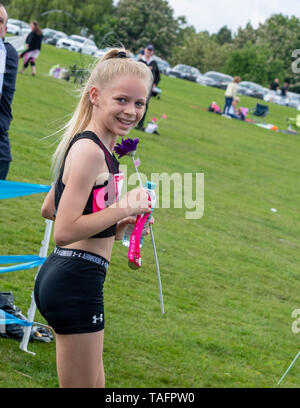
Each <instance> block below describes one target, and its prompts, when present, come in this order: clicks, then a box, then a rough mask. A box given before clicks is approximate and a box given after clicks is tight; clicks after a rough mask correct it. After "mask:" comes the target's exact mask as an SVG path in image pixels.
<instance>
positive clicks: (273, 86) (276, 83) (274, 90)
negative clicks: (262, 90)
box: [269, 78, 279, 102]
mask: <svg viewBox="0 0 300 408" xmlns="http://www.w3.org/2000/svg"><path fill="white" fill-rule="evenodd" d="M269 88H270V90H271V98H270V102H272V100H273V98H274V97H275V96H276V93H277V90H278V89H279V80H278V78H275V79H274V81H273V82H271V83H270V85H269Z"/></svg>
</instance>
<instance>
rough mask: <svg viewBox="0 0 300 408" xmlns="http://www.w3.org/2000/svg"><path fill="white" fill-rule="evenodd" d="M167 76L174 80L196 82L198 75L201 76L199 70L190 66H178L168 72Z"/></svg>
mask: <svg viewBox="0 0 300 408" xmlns="http://www.w3.org/2000/svg"><path fill="white" fill-rule="evenodd" d="M167 75H168V76H170V77H173V78H180V79H187V80H188V81H194V82H196V79H197V77H198V75H201V72H200V71H199V69H197V68H194V67H191V66H189V65H184V64H178V65H175V67H173V68H171V69H170V70H168V71H167Z"/></svg>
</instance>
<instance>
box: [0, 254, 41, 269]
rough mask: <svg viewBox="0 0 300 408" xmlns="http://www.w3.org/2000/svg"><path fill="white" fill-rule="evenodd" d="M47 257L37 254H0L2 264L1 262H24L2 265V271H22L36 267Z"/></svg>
mask: <svg viewBox="0 0 300 408" xmlns="http://www.w3.org/2000/svg"><path fill="white" fill-rule="evenodd" d="M45 260H46V258H42V257H40V256H37V255H1V256H0V265H1V264H11V263H17V262H24V263H21V264H18V265H13V266H6V267H0V273H5V272H13V271H22V270H24V269H31V268H35V267H36V266H39V265H41V264H42V263H44V262H45Z"/></svg>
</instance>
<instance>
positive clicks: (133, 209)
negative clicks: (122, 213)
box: [117, 188, 151, 216]
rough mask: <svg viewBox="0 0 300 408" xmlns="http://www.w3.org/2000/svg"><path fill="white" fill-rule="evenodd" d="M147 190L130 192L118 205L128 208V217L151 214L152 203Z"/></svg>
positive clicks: (138, 189) (141, 189)
mask: <svg viewBox="0 0 300 408" xmlns="http://www.w3.org/2000/svg"><path fill="white" fill-rule="evenodd" d="M148 198H149V194H148V192H147V190H146V189H145V188H135V189H134V190H131V191H129V192H128V193H127V194H126V195H125V196H124V197H123V198H122V199H121V200H120V201H119V202H118V204H117V206H118V207H120V208H127V213H128V216H134V215H139V214H147V213H149V212H151V201H149V199H148Z"/></svg>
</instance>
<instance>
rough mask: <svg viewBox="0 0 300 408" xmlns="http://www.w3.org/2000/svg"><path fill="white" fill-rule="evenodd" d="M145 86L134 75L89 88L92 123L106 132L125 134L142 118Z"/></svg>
mask: <svg viewBox="0 0 300 408" xmlns="http://www.w3.org/2000/svg"><path fill="white" fill-rule="evenodd" d="M147 94H148V90H147V85H146V83H145V81H144V80H142V79H140V78H138V77H136V76H134V75H126V76H125V75H123V76H120V77H118V78H115V79H113V80H112V81H110V82H109V83H108V84H107V85H106V86H105V87H104V88H103V89H101V90H99V89H98V88H92V90H91V92H90V100H91V102H92V103H93V105H94V110H93V116H94V119H95V122H96V123H95V124H97V126H98V127H99V129H101V131H102V132H104V133H105V134H110V135H111V136H126V135H127V134H128V133H129V131H130V130H131V129H132V128H133V127H135V126H136V124H137V123H138V122H139V121H140V120H141V119H142V117H143V115H144V112H145V106H146V101H147Z"/></svg>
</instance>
